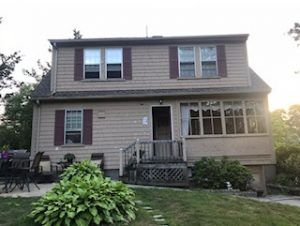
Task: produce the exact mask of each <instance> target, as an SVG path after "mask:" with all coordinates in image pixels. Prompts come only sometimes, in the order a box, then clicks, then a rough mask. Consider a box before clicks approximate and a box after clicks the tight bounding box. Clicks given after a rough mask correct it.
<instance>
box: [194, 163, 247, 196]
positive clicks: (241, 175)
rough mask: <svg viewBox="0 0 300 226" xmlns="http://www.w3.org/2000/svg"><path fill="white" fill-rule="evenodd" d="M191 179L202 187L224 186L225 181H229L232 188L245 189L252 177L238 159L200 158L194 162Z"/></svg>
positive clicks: (217, 187)
mask: <svg viewBox="0 0 300 226" xmlns="http://www.w3.org/2000/svg"><path fill="white" fill-rule="evenodd" d="M193 179H194V181H195V183H196V184H197V185H198V186H200V187H204V188H213V189H219V188H226V182H230V183H231V185H232V187H233V188H239V189H241V190H245V189H246V188H247V186H248V185H249V183H250V182H251V181H252V179H253V177H252V174H251V172H250V171H249V169H248V168H247V167H245V166H243V165H241V164H240V162H239V161H232V160H228V159H227V158H223V159H222V160H221V161H217V160H215V159H214V158H202V159H201V160H200V161H197V162H196V163H195V167H194V169H193Z"/></svg>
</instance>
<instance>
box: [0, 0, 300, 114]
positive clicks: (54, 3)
mask: <svg viewBox="0 0 300 226" xmlns="http://www.w3.org/2000/svg"><path fill="white" fill-rule="evenodd" d="M0 17H3V20H2V24H1V25H0V52H2V53H6V54H9V53H12V52H13V51H16V50H18V51H20V53H21V54H22V56H23V61H22V62H21V63H20V64H19V65H17V67H16V70H15V72H14V76H15V77H16V78H17V79H19V80H27V78H25V77H24V75H23V74H22V69H30V68H32V67H36V65H37V64H36V61H37V60H38V59H41V61H42V62H46V61H50V53H49V52H48V48H49V47H50V44H49V42H48V39H56V38H72V37H73V33H72V30H73V29H74V28H76V29H79V30H80V31H81V33H82V35H83V38H100V37H145V36H146V26H147V27H148V35H149V36H152V35H163V36H181V35H214V34H240V33H247V34H249V35H250V36H249V39H248V42H247V47H248V60H249V65H250V66H251V67H252V68H253V69H254V70H255V71H256V72H257V73H258V74H259V75H260V76H261V77H262V79H263V80H264V81H266V82H267V83H268V84H269V85H270V86H271V88H272V92H271V94H270V95H269V108H270V110H271V111H272V110H274V109H277V108H286V109H287V108H288V106H289V105H292V104H300V90H299V89H300V73H299V74H295V71H300V46H299V47H297V44H296V43H295V42H294V41H293V40H292V38H291V37H290V36H289V35H288V34H287V31H288V30H289V29H290V28H291V27H292V26H293V24H294V22H300V1H299V0H209V1H208V0H206V1H204V0H185V1H182V0H164V1H163V0H151V1H148V0H0Z"/></svg>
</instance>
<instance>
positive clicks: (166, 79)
mask: <svg viewBox="0 0 300 226" xmlns="http://www.w3.org/2000/svg"><path fill="white" fill-rule="evenodd" d="M198 47H200V46H197V48H198ZM225 48H226V58H227V71H228V76H227V77H226V78H217V79H201V78H200V79H170V75H169V46H133V47H132V80H130V81H125V80H123V81H106V80H102V81H101V80H93V81H74V48H60V49H59V51H58V56H57V57H58V62H57V78H56V91H73V90H76V91H83V90H99V89H101V90H112V89H145V88H149V89H159V88H164V89H165V88H195V87H229V86H247V85H249V84H248V76H249V73H248V63H247V53H246V45H245V44H226V45H225Z"/></svg>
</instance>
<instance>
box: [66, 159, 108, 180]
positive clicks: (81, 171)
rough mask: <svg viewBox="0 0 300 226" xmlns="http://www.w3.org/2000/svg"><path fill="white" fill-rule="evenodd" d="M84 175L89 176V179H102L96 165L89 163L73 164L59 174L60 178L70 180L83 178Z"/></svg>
mask: <svg viewBox="0 0 300 226" xmlns="http://www.w3.org/2000/svg"><path fill="white" fill-rule="evenodd" d="M86 175H90V176H89V177H90V178H102V177H103V174H102V172H101V170H100V168H99V167H97V165H96V164H92V163H91V162H90V161H88V160H86V161H82V162H80V163H74V164H72V165H71V166H69V167H68V168H67V169H65V171H64V172H63V173H62V174H61V176H60V178H62V179H66V180H71V179H72V178H73V177H74V176H76V177H79V178H84V177H85V176H86Z"/></svg>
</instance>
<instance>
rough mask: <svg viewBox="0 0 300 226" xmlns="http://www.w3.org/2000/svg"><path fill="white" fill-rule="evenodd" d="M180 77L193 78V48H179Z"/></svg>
mask: <svg viewBox="0 0 300 226" xmlns="http://www.w3.org/2000/svg"><path fill="white" fill-rule="evenodd" d="M179 67H180V77H195V54H194V47H180V48H179Z"/></svg>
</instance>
